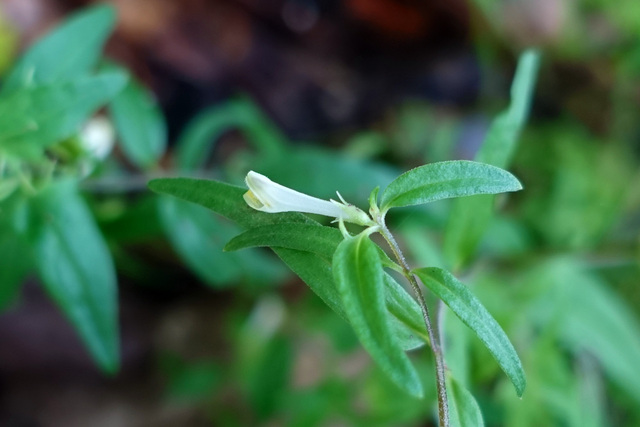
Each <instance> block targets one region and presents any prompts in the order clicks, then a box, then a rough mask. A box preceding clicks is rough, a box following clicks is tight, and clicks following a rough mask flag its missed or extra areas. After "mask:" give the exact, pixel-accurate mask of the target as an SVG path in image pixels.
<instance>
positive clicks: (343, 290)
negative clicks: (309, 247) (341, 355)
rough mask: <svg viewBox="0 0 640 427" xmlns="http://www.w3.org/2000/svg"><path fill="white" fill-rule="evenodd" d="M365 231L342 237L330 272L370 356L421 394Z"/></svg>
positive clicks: (397, 381) (402, 384) (400, 382)
mask: <svg viewBox="0 0 640 427" xmlns="http://www.w3.org/2000/svg"><path fill="white" fill-rule="evenodd" d="M368 234H369V233H368V232H367V231H364V232H362V233H360V234H359V235H358V236H356V237H353V238H347V239H345V240H344V241H343V242H342V243H340V245H339V246H338V249H337V250H336V253H335V254H334V256H333V276H334V279H335V282H336V286H337V289H338V292H339V294H340V297H341V299H342V304H343V307H344V310H345V313H346V315H347V319H349V322H350V323H351V326H353V329H354V331H355V333H356V335H357V336H358V338H359V339H360V342H362V344H363V346H364V347H365V348H366V349H367V351H368V352H369V354H371V357H372V358H373V360H375V361H376V363H378V365H379V366H380V368H381V369H382V370H383V371H384V372H385V373H386V374H387V375H388V376H389V377H390V378H391V379H392V380H393V382H394V383H395V384H396V385H398V386H399V387H400V388H402V389H403V390H405V391H406V392H407V393H409V394H410V395H412V396H416V397H421V396H422V395H423V390H422V383H421V382H420V379H419V377H418V374H417V372H416V371H415V369H414V367H413V365H411V361H410V360H409V358H408V357H407V355H406V354H405V353H404V350H403V349H402V347H401V345H400V343H399V342H398V340H397V339H396V337H395V336H394V334H393V332H392V329H391V327H390V322H389V315H388V314H387V310H386V307H385V296H384V293H385V287H384V279H383V277H384V276H383V270H382V263H381V261H380V257H379V255H378V251H377V250H376V246H375V244H374V243H373V242H372V241H371V240H370V239H369V235H368Z"/></svg>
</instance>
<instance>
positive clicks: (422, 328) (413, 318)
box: [383, 273, 429, 350]
mask: <svg viewBox="0 0 640 427" xmlns="http://www.w3.org/2000/svg"><path fill="white" fill-rule="evenodd" d="M383 280H384V286H385V292H384V293H385V299H386V304H387V310H389V313H391V314H393V316H394V317H395V318H396V319H398V320H399V321H400V323H401V324H403V325H405V326H406V328H407V330H408V332H409V333H410V334H411V336H410V337H408V339H411V340H412V341H417V342H419V343H420V344H419V345H417V344H416V346H414V347H408V346H407V345H406V344H405V345H403V348H404V349H405V350H407V349H413V348H415V347H418V346H421V345H423V344H424V343H428V342H429V335H428V334H427V327H426V325H425V323H424V319H423V317H422V311H421V310H420V306H419V305H418V303H417V302H416V300H415V299H413V298H412V297H411V296H410V295H409V294H408V293H407V291H406V290H405V289H404V288H403V287H402V285H400V284H399V283H398V282H397V281H396V280H395V279H394V278H393V277H391V276H390V275H389V274H387V273H385V274H384V277H383Z"/></svg>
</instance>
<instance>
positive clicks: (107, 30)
mask: <svg viewBox="0 0 640 427" xmlns="http://www.w3.org/2000/svg"><path fill="white" fill-rule="evenodd" d="M115 20H116V14H115V11H114V9H113V7H111V6H108V5H100V6H95V7H92V8H89V9H86V10H83V11H82V12H80V13H78V14H76V15H73V16H72V17H71V18H69V19H68V20H67V21H66V22H65V23H64V24H62V25H61V26H59V27H58V28H56V29H55V30H54V31H52V32H51V33H49V34H48V35H47V36H46V37H44V38H43V39H41V40H40V41H38V42H37V43H36V44H34V45H33V46H32V47H31V48H30V49H29V50H28V51H27V52H26V53H25V54H24V55H23V56H22V58H21V59H20V60H19V61H18V63H17V64H16V66H15V67H14V68H13V69H12V70H11V72H10V74H9V76H8V77H7V78H6V79H5V81H4V84H3V86H2V93H3V95H4V94H8V93H9V92H14V91H15V90H17V89H20V88H24V87H30V86H40V85H43V84H50V83H53V82H57V81H70V80H74V79H77V78H78V77H81V76H82V75H84V74H87V73H88V72H89V71H90V70H91V67H93V66H94V65H95V63H96V61H97V60H98V58H99V57H100V55H102V46H103V45H104V43H105V41H106V40H107V37H109V34H111V30H112V29H113V25H114V23H115Z"/></svg>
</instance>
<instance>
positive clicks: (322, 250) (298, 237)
mask: <svg viewBox="0 0 640 427" xmlns="http://www.w3.org/2000/svg"><path fill="white" fill-rule="evenodd" d="M341 240H342V234H341V233H340V231H339V230H338V229H337V228H333V227H323V226H318V225H317V224H302V223H290V224H275V225H265V226H261V227H255V228H250V229H249V230H247V231H245V232H244V233H242V234H239V235H237V236H236V237H234V238H233V239H231V240H230V241H229V243H227V245H226V246H225V248H224V250H225V251H236V250H239V249H244V248H250V247H256V246H271V247H280V248H288V249H296V250H299V251H305V252H312V253H314V254H316V255H318V256H320V257H322V258H324V259H325V260H327V261H329V262H330V261H331V259H332V258H333V254H334V252H335V251H336V248H337V247H338V244H339V243H340V241H341Z"/></svg>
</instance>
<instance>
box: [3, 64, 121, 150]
mask: <svg viewBox="0 0 640 427" xmlns="http://www.w3.org/2000/svg"><path fill="white" fill-rule="evenodd" d="M126 81H127V79H126V75H124V74H122V73H116V72H110V73H102V74H99V75H97V76H94V77H81V78H78V79H76V80H74V81H72V82H61V83H53V84H51V85H48V86H38V87H29V88H27V89H24V90H19V91H16V92H14V93H12V94H10V95H8V96H6V97H3V98H2V100H0V149H2V150H3V151H6V152H8V153H10V154H15V155H20V156H25V155H31V156H33V155H37V154H38V153H40V151H41V150H42V149H44V148H46V147H48V146H49V145H51V144H55V143H56V142H59V141H61V140H63V139H65V138H68V137H70V136H71V135H73V134H74V133H75V132H78V130H79V128H80V126H81V125H82V124H83V123H84V122H85V121H86V120H87V119H88V118H89V117H90V116H91V114H93V113H94V112H95V111H96V110H97V109H98V108H99V107H100V106H101V105H103V104H105V103H106V102H107V101H109V100H110V99H111V98H113V96H115V95H116V94H117V93H118V91H120V90H121V89H122V87H123V86H124V84H125V83H126Z"/></svg>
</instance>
